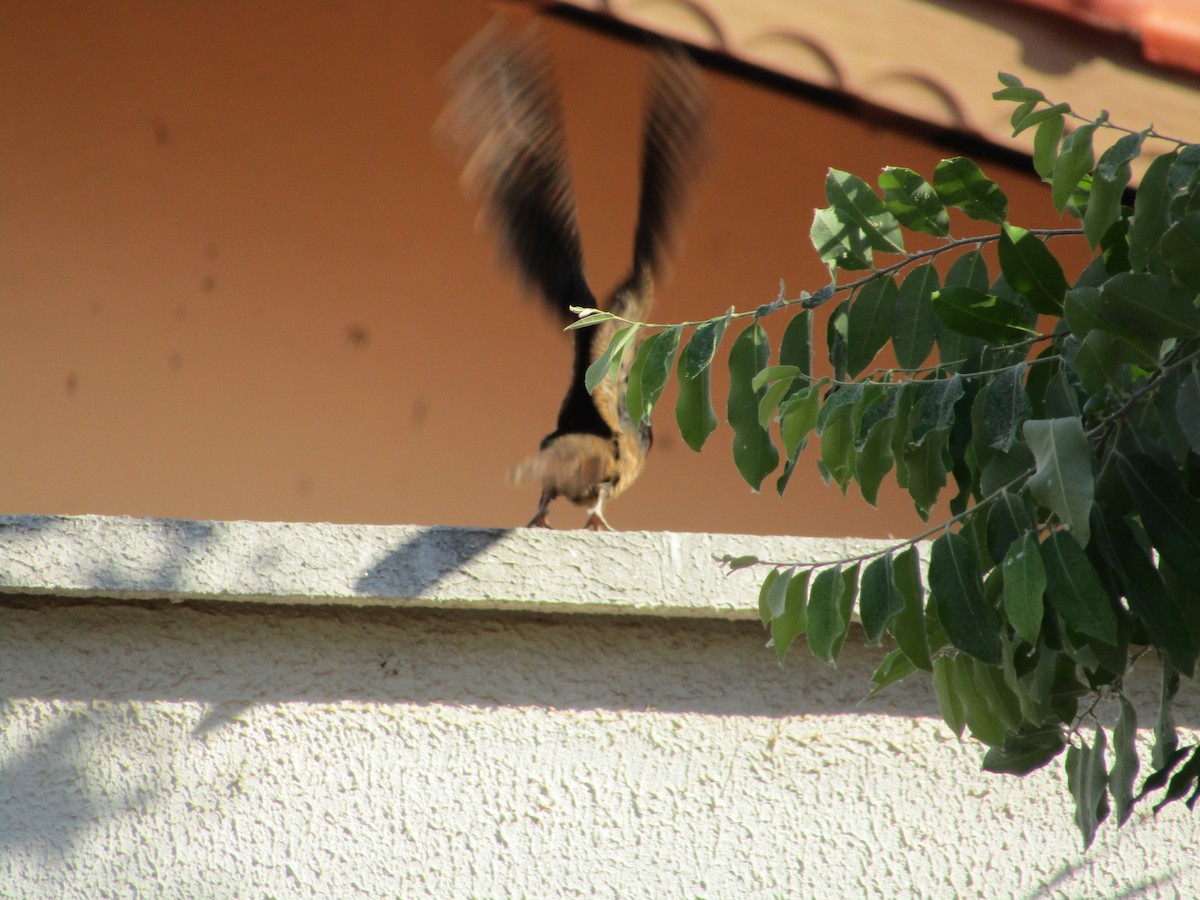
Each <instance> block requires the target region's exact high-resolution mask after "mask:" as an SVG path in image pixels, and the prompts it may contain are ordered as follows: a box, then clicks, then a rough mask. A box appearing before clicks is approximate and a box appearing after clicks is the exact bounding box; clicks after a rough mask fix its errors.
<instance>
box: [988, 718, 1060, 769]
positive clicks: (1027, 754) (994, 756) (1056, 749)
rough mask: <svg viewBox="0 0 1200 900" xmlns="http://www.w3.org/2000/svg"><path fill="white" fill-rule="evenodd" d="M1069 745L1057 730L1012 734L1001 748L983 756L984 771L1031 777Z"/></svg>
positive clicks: (996, 748)
mask: <svg viewBox="0 0 1200 900" xmlns="http://www.w3.org/2000/svg"><path fill="white" fill-rule="evenodd" d="M1065 746H1066V745H1065V744H1064V743H1063V739H1062V735H1060V734H1059V733H1058V731H1056V730H1054V729H1046V730H1043V731H1035V732H1032V733H1030V734H1010V735H1006V736H1005V738H1004V745H1003V746H1002V747H992V748H991V749H990V750H988V752H987V753H985V754H984V755H983V770H984V771H985V772H996V773H999V774H1002V775H1028V774H1029V773H1030V772H1035V771H1037V770H1038V769H1040V768H1042V767H1043V766H1045V765H1046V764H1047V763H1049V762H1050V760H1052V759H1054V757H1056V756H1058V754H1060V753H1062V751H1063V748H1064V747H1065Z"/></svg>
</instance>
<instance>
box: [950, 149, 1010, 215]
mask: <svg viewBox="0 0 1200 900" xmlns="http://www.w3.org/2000/svg"><path fill="white" fill-rule="evenodd" d="M933 186H934V188H935V189H936V190H937V194H938V197H939V198H940V199H941V201H942V203H944V204H945V205H946V206H953V207H956V208H957V209H960V210H962V211H963V212H964V213H965V214H966V215H968V216H970V217H971V218H972V219H980V220H983V221H985V222H995V223H996V224H998V225H999V224H1002V223H1003V222H1004V220H1005V219H1006V218H1008V198H1007V197H1005V196H1004V192H1003V191H1002V190H1000V186H999V185H997V184H996V183H995V182H994V181H992V180H991V179H990V178H988V177H987V176H986V175H984V174H983V170H982V169H980V168H979V166H977V165H976V164H975V163H974V162H972V161H971V160H969V159H967V158H966V157H965V156H955V157H952V158H951V159H943V160H942V161H941V162H940V163H938V164H937V168H936V169H934V172H933Z"/></svg>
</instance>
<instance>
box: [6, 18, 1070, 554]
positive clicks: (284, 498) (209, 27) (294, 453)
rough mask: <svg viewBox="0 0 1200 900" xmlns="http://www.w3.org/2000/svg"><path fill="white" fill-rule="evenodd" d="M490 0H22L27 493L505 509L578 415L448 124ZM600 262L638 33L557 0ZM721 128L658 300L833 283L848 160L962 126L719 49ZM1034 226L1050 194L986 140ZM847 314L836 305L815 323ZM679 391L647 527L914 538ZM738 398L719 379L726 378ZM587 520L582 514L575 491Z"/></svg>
mask: <svg viewBox="0 0 1200 900" xmlns="http://www.w3.org/2000/svg"><path fill="white" fill-rule="evenodd" d="M488 14H489V11H488V9H487V7H486V6H485V5H484V4H482V3H480V2H474V0H456V2H454V3H445V2H441V0H398V2H392V3H365V2H364V3H348V4H329V3H318V2H302V3H293V2H285V0H258V2H250V3H203V4H201V3H156V2H150V0H142V2H126V3H116V2H105V3H98V2H92V3H79V2H65V0H44V2H38V3H7V4H3V5H0V108H2V109H3V110H4V126H3V128H2V129H0V510H2V511H4V512H43V513H106V514H132V515H160V516H179V517H187V518H222V519H233V518H248V519H282V520H331V521H341V522H376V523H416V524H435V523H440V524H454V525H488V526H507V525H517V524H522V523H524V522H525V521H526V520H527V519H528V517H529V516H530V514H531V513H532V510H533V507H534V505H535V501H536V497H535V496H534V495H533V493H534V492H531V491H530V490H524V491H522V490H517V489H514V488H510V487H508V486H507V485H506V484H505V472H506V471H507V469H508V467H509V466H511V465H512V464H513V463H514V462H516V461H518V460H520V459H521V458H523V457H524V456H526V455H527V454H528V453H530V452H532V450H533V449H534V448H536V445H537V442H538V440H539V439H540V438H541V436H542V435H543V434H544V433H545V432H546V431H548V430H550V428H551V427H552V425H553V421H554V416H555V413H556V410H557V406H558V402H559V399H560V397H561V394H562V391H563V389H564V387H565V380H566V375H567V371H568V366H569V358H568V351H569V343H570V342H569V340H567V339H565V337H564V336H563V335H561V334H560V333H558V332H557V329H556V326H554V325H553V324H552V323H551V322H550V321H548V320H547V318H546V317H545V316H544V315H543V314H542V312H541V310H540V309H539V308H538V307H537V306H536V305H535V304H533V303H531V302H529V300H528V299H527V298H524V297H522V296H521V295H520V293H519V292H518V291H517V289H516V288H515V286H514V284H513V281H512V279H511V278H509V277H508V273H506V272H504V271H500V270H498V269H497V267H496V265H495V264H494V255H493V250H492V243H491V240H490V238H489V237H488V236H487V235H484V234H480V233H479V232H478V231H477V230H476V228H475V218H476V209H475V207H474V205H473V203H472V202H471V201H470V200H468V199H467V198H466V197H464V196H463V193H462V191H461V189H460V187H459V184H458V173H457V170H456V167H455V164H454V162H453V161H452V159H451V158H450V157H449V156H448V155H447V154H446V153H445V152H443V149H442V148H441V147H439V146H438V145H437V143H436V142H435V141H434V139H433V138H432V136H431V132H432V125H433V122H434V120H435V118H436V116H437V114H438V112H439V109H440V107H441V104H442V102H443V96H442V93H441V90H440V88H439V85H438V82H437V73H438V72H439V71H440V70H441V69H442V68H443V66H444V65H445V63H446V62H447V60H448V59H449V58H450V57H451V56H452V55H453V54H454V52H455V50H456V49H457V48H458V47H460V46H461V45H462V44H463V43H464V42H465V41H467V40H468V39H469V38H470V37H471V35H472V34H473V33H474V32H475V31H476V30H477V29H478V28H479V27H480V26H481V25H482V24H483V23H484V22H485V21H486V19H487V17H488ZM544 28H545V31H546V32H547V34H548V36H549V40H550V43H551V45H552V49H553V51H554V53H555V55H556V58H557V59H558V61H559V63H560V65H559V69H560V72H561V74H562V78H563V83H564V93H565V102H566V105H567V117H568V129H569V137H570V141H571V144H572V151H573V154H574V167H575V178H576V186H577V188H576V189H577V197H578V201H579V206H580V217H581V222H582V227H583V232H584V241H585V249H586V252H587V257H588V262H589V273H590V275H591V277H592V280H593V287H594V289H595V290H596V291H597V293H598V294H603V293H604V292H606V291H607V290H608V289H609V287H611V285H612V284H613V282H614V281H615V280H616V279H618V278H619V277H620V276H621V275H622V273H623V268H624V266H625V265H626V264H627V260H628V251H629V245H630V240H631V227H632V218H633V204H634V197H635V189H636V184H635V181H636V165H637V144H636V140H637V127H638V119H639V99H640V86H641V81H642V75H643V69H642V62H643V57H642V53H641V51H640V50H639V49H638V48H636V47H634V46H632V45H630V44H627V43H624V42H622V41H619V40H617V39H614V38H612V37H608V36H605V35H601V34H597V33H594V32H591V31H589V30H587V29H584V28H582V27H580V26H578V25H574V24H570V23H566V22H563V21H560V20H555V19H551V20H548V21H547V22H546V23H545V26H544ZM707 77H708V81H709V83H710V84H711V87H712V91H713V94H714V97H715V105H716V111H715V123H714V125H715V129H714V130H715V134H716V142H717V147H718V156H717V159H716V162H715V164H714V166H713V167H712V168H711V169H710V171H709V172H708V175H707V177H706V178H705V180H704V181H703V183H702V185H701V186H700V188H699V190H698V192H697V199H696V203H695V207H694V211H693V216H692V219H691V223H690V227H689V229H688V231H687V233H686V236H685V240H684V243H683V246H682V248H681V253H680V254H679V256H678V258H677V261H676V264H675V267H674V277H673V278H672V280H671V281H670V283H669V284H668V285H667V287H666V289H665V291H664V292H663V294H662V295H661V302H660V304H659V306H658V308H657V310H656V311H655V314H654V316H655V318H656V320H658V321H672V320H680V319H685V318H698V317H707V316H710V315H715V314H717V313H719V312H721V311H723V310H724V309H725V308H726V307H728V306H729V305H731V304H734V305H736V306H737V307H738V308H740V309H746V308H749V307H752V306H755V305H757V304H759V303H762V302H764V301H766V300H770V299H773V298H774V296H775V294H776V292H777V289H778V284H779V279H780V278H783V279H785V280H786V282H787V284H788V288H789V293H794V292H796V291H798V290H799V289H800V288H802V287H804V288H808V289H810V290H815V289H816V288H817V287H819V286H820V285H821V284H822V283H823V280H824V271H823V267H822V266H821V265H820V264H819V263H818V261H817V260H816V258H815V255H814V254H813V252H812V250H811V249H810V245H809V243H808V237H807V235H808V228H809V224H810V221H811V210H812V209H813V207H815V206H819V205H822V203H823V196H822V190H823V176H824V172H825V170H826V168H827V167H828V166H831V165H834V166H837V167H839V168H843V169H849V170H851V171H855V172H858V173H861V174H863V175H865V176H868V177H870V175H871V173H873V172H875V171H876V170H877V169H878V168H879V167H880V166H882V165H885V164H902V165H908V166H911V167H912V168H915V169H917V170H919V171H923V172H925V173H927V174H928V173H929V172H930V171H931V170H932V167H933V165H934V163H935V162H936V161H937V160H938V159H939V158H941V157H943V156H947V155H952V152H953V151H947V150H945V149H939V148H937V147H934V146H931V145H929V144H927V143H923V142H921V141H918V140H914V139H912V138H910V137H906V136H905V135H904V134H902V133H900V132H897V131H894V130H890V129H888V128H884V127H873V126H872V125H870V124H867V123H864V122H862V121H860V120H857V119H854V118H851V117H848V116H846V115H842V114H839V113H837V112H834V111H830V110H828V109H823V108H820V107H816V106H813V105H811V104H807V103H805V102H802V101H800V100H797V99H796V98H794V97H788V96H785V95H783V94H780V93H777V92H773V91H771V90H769V89H766V88H764V87H762V86H760V85H758V84H755V83H750V82H748V81H744V80H740V79H738V78H735V77H731V76H728V75H722V74H718V73H712V72H710V73H709V74H708V76H707ZM989 171H991V172H992V174H993V175H994V176H995V177H997V178H998V179H999V180H1000V181H1001V182H1002V184H1003V186H1004V187H1005V189H1006V190H1007V191H1008V192H1009V194H1010V198H1011V200H1012V206H1013V209H1014V213H1013V217H1014V219H1015V220H1016V221H1019V222H1021V223H1022V224H1027V225H1029V224H1054V222H1055V221H1056V218H1055V217H1054V215H1053V213H1052V211H1049V212H1048V206H1049V203H1048V199H1047V198H1046V196H1045V194H1044V193H1043V192H1042V191H1041V190H1040V189H1038V188H1037V187H1036V186H1035V185H1034V183H1033V181H1032V180H1031V179H1030V178H1028V177H1027V176H1024V175H1022V174H1018V173H1015V172H1012V171H1005V170H1004V169H1003V168H1002V167H999V166H991V167H989ZM819 330H820V329H819ZM673 398H674V395H673V392H671V393H669V394H668V395H667V396H666V397H665V398H664V400H663V405H662V406H661V407H660V409H661V413H660V414H659V415H658V416H657V442H656V444H655V449H654V453H653V454H652V456H651V458H650V462H649V464H648V467H647V469H646V471H645V473H644V475H643V477H642V480H641V481H640V482H639V483H638V484H637V485H636V486H635V487H634V488H633V489H632V490H631V491H630V492H629V493H628V494H626V495H624V496H623V497H622V498H621V499H620V500H618V501H616V502H615V503H614V504H613V506H612V508H611V510H610V511H609V512H610V515H609V518H610V520H611V521H612V522H613V524H614V525H615V526H616V527H617V528H621V529H643V528H645V529H669V530H675V531H729V532H752V533H754V532H757V533H787V534H809V535H842V534H856V535H864V536H883V535H887V534H904V533H908V532H910V531H912V530H913V529H914V528H915V527H916V526H917V524H919V523H918V520H917V518H916V516H915V514H914V513H913V512H912V509H911V503H910V502H909V501H908V500H907V499H906V498H905V497H903V496H901V495H899V494H898V493H894V492H893V493H886V494H885V495H884V497H883V498H882V499H881V504H880V509H879V510H872V509H870V508H869V507H867V506H866V505H865V504H864V503H863V502H862V501H861V500H860V499H858V498H857V497H856V496H855V495H854V494H853V491H852V493H851V497H850V498H849V499H843V498H842V496H841V494H840V492H839V491H838V490H837V489H836V488H827V487H825V486H824V485H823V484H822V482H821V481H820V479H819V477H818V476H817V474H816V469H815V464H814V457H811V456H810V458H809V459H808V461H807V464H806V465H802V466H801V470H800V471H799V472H798V473H797V475H796V477H795V478H794V479H793V482H792V486H791V488H790V490H789V495H788V497H787V499H786V500H785V501H783V502H781V501H780V500H779V499H778V498H777V497H776V496H775V494H774V491H773V489H772V490H770V491H765V492H764V493H763V494H761V495H754V494H752V493H751V491H750V490H749V489H748V488H747V487H746V486H745V485H744V484H742V483H741V482H740V480H739V479H738V477H737V475H736V472H735V470H734V468H733V465H732V461H731V457H730V453H729V443H730V433H729V432H728V430H727V429H726V428H725V427H724V426H722V429H721V430H720V431H718V432H717V433H716V434H715V435H714V436H713V437H712V438H711V439H710V444H709V447H708V448H706V450H705V452H704V453H703V454H702V455H695V454H693V453H692V452H691V451H690V450H688V449H687V448H686V446H684V445H683V443H682V441H681V440H680V439H679V437H678V433H677V431H676V430H675V426H674V423H673V422H672V421H671V419H670V415H669V413H670V410H671V409H672V406H673ZM719 411H723V406H722V407H719ZM551 518H552V520H553V521H555V522H556V524H558V525H560V526H569V527H574V526H576V525H578V524H580V523H581V522H582V518H583V515H582V512H580V511H578V510H575V509H573V508H570V507H566V506H565V505H562V504H561V501H560V506H558V507H556V508H554V509H553V510H552V514H551Z"/></svg>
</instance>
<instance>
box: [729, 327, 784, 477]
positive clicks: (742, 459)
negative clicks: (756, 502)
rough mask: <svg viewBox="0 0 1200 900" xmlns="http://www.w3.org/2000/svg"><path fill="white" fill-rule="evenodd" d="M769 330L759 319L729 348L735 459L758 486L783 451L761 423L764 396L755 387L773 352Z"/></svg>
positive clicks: (738, 465)
mask: <svg viewBox="0 0 1200 900" xmlns="http://www.w3.org/2000/svg"><path fill="white" fill-rule="evenodd" d="M770 352H771V351H770V346H769V345H768V343H767V334H766V332H765V331H764V330H763V327H762V326H761V325H760V324H759V323H758V322H757V321H755V322H753V323H752V324H751V325H749V326H747V328H746V329H745V330H744V331H743V332H742V333H741V334H739V335H738V337H737V340H735V341H734V344H733V347H732V348H731V349H730V351H729V401H728V403H727V406H726V417H727V419H728V421H729V424H730V426H731V427H732V428H733V461H734V463H735V464H736V465H737V469H738V472H740V473H741V475H742V478H743V479H745V481H746V483H747V484H749V485H750V487H752V488H753V489H754V490H756V491H757V490H758V489H759V486H760V485H761V484H762V480H763V479H764V478H766V477H767V475H769V474H770V473H771V472H772V471H773V470H774V469H775V467H776V466H777V465H779V453H778V451H777V450H776V449H775V446H774V444H772V443H771V436H770V434H769V433H768V432H767V430H766V429H765V428H763V427H762V426H761V425H760V424H759V423H758V406H759V401H760V400H761V399H762V398H761V397H760V396H759V393H758V392H756V391H755V390H754V388H753V387H751V383H752V382H753V379H754V376H755V375H757V374H758V372H759V371H760V370H761V369H763V368H764V367H765V366H766V364H767V359H768V358H769V356H770Z"/></svg>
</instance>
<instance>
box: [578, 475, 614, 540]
mask: <svg viewBox="0 0 1200 900" xmlns="http://www.w3.org/2000/svg"><path fill="white" fill-rule="evenodd" d="M606 499H608V485H607V484H602V485H600V489H599V491H598V492H597V493H596V505H595V506H592V507H590V508H589V509H588V517H587V522H585V523H584V526H583V527H584V528H586V529H587V530H588V531H612V530H613V528H612V526H611V525H609V524H608V521H607V520H606V519H605V518H604V511H603V510H604V501H605V500H606Z"/></svg>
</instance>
